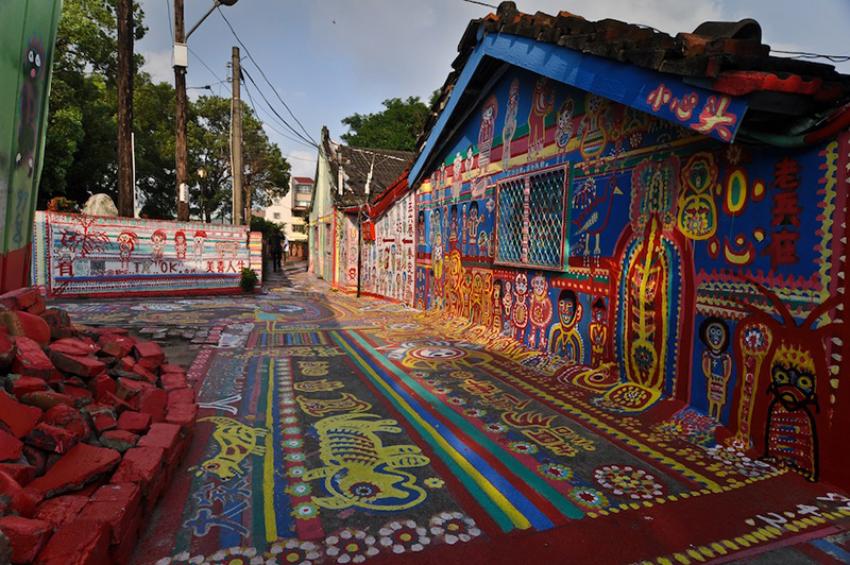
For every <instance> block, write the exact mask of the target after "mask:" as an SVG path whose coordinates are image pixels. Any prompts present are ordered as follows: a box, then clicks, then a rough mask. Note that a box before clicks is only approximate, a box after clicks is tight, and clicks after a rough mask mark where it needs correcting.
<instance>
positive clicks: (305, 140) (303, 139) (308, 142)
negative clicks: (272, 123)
mask: <svg viewBox="0 0 850 565" xmlns="http://www.w3.org/2000/svg"><path fill="white" fill-rule="evenodd" d="M242 73H243V74H244V75H245V76H246V77H247V78H248V80H249V81H251V84H253V85H254V88H255V89H257V93H258V94H259V95H260V97H261V98H262V99H263V101H265V103H266V106H268V107H269V109H270V110H271V111H272V113H273V114H274V115H275V117H277V119H278V120H280V122H281V123H282V124H283V125H284V126H286V128H287V129H288V130H289V131H291V132H292V133H293V134H294V135H295V136H296V137H298V138H299V139H301V143H304V144H305V145H309V146H311V147H317V146H318V144H317V143H315V142H314V141H313V139H312V138H308V137H304V136H303V135H302V134H301V133H300V132H299V131H298V130H297V129H295V128H294V127H293V126H292V125H291V124H290V123H289V122H287V121H286V119H285V118H284V117H283V116H281V115H280V113H278V111H277V110H275V109H274V106H272V103H271V102H269V99H268V98H267V97H266V95H265V93H264V92H263V91H262V89H261V88H260V87H259V86H258V85H257V83H256V81H254V77H252V76H251V73H249V72H248V69H246V68H244V67H243V68H242ZM246 84H247V83H246Z"/></svg>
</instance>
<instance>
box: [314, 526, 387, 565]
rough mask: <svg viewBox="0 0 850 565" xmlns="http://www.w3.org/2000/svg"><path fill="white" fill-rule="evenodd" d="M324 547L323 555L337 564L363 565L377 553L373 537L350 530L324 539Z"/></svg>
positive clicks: (361, 531)
mask: <svg viewBox="0 0 850 565" xmlns="http://www.w3.org/2000/svg"><path fill="white" fill-rule="evenodd" d="M325 546H326V549H325V553H327V554H328V556H329V557H333V558H335V559H336V562H337V563H363V562H364V561H366V559H367V558H368V557H371V556H373V555H377V554H378V553H379V550H378V548H377V547H375V537H374V536H370V535H368V534H367V533H366V532H364V531H363V530H353V529H351V528H345V529H344V530H342V531H340V532H339V533H338V534H336V535H332V536H328V537H327V538H325Z"/></svg>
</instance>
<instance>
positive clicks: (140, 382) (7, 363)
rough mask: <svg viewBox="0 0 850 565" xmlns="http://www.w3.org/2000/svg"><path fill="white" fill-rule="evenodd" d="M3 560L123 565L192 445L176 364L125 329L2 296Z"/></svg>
mask: <svg viewBox="0 0 850 565" xmlns="http://www.w3.org/2000/svg"><path fill="white" fill-rule="evenodd" d="M0 389H4V390H0V563H8V562H11V563H15V564H17V563H37V564H40V565H60V564H61V565H84V564H85V565H95V564H97V565H100V564H103V563H113V562H114V563H125V562H127V561H128V559H129V556H130V555H131V552H132V550H133V547H134V546H135V544H136V540H137V538H138V534H139V530H140V526H141V523H142V520H143V516H144V515H145V514H149V513H150V512H151V510H152V509H153V507H154V505H155V504H156V501H157V499H158V498H159V497H160V495H161V494H162V493H163V491H164V489H165V487H166V485H167V484H168V483H169V481H170V480H171V477H172V475H173V473H174V471H175V469H176V468H177V465H178V462H179V461H180V459H181V457H182V456H183V455H184V453H185V451H186V448H187V447H188V444H189V438H190V436H191V431H192V426H193V425H194V422H195V417H196V415H197V411H198V405H197V404H196V403H195V393H194V390H193V389H192V388H191V387H189V386H188V385H187V382H186V374H185V372H184V370H183V369H182V368H180V367H179V366H176V365H170V364H168V363H166V359H165V355H164V353H163V351H162V349H160V347H159V345H157V344H156V343H153V342H150V341H145V340H141V339H138V338H134V337H131V336H130V335H128V333H127V331H126V330H123V329H120V328H88V327H79V326H73V325H72V324H71V322H70V320H69V318H68V315H67V314H66V313H65V312H64V311H62V310H58V309H55V308H45V305H44V301H43V300H42V298H41V296H40V295H39V293H38V292H37V291H36V290H35V289H21V290H18V291H13V292H11V293H7V294H4V295H2V296H0Z"/></svg>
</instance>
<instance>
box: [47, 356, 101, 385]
mask: <svg viewBox="0 0 850 565" xmlns="http://www.w3.org/2000/svg"><path fill="white" fill-rule="evenodd" d="M50 360H51V361H53V365H54V366H55V367H56V368H57V369H59V370H60V371H62V372H64V373H68V374H71V375H77V376H79V377H83V378H86V379H90V378H92V377H94V376H95V375H99V374H101V373H103V372H104V371H106V365H105V364H104V363H103V361H100V360H98V359H95V358H94V357H91V356H88V355H69V354H67V353H63V352H61V351H54V350H51V351H50Z"/></svg>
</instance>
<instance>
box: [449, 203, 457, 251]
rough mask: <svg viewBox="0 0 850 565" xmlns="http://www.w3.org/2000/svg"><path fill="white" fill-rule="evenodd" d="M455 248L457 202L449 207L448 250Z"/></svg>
mask: <svg viewBox="0 0 850 565" xmlns="http://www.w3.org/2000/svg"><path fill="white" fill-rule="evenodd" d="M455 249H457V204H452V207H451V208H450V209H449V250H450V251H453V250H455Z"/></svg>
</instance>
